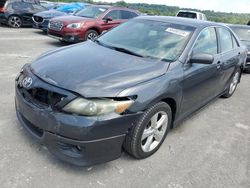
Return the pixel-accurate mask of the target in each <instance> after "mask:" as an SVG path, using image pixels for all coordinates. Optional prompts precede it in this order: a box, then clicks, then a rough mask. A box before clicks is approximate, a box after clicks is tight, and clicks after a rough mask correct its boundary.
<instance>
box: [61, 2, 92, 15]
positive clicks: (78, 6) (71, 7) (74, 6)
mask: <svg viewBox="0 0 250 188" xmlns="http://www.w3.org/2000/svg"><path fill="white" fill-rule="evenodd" d="M88 5H89V4H86V3H67V4H65V5H62V6H60V7H58V8H56V10H58V11H60V12H65V13H67V14H73V13H75V12H76V11H79V10H82V9H84V8H86V6H88Z"/></svg>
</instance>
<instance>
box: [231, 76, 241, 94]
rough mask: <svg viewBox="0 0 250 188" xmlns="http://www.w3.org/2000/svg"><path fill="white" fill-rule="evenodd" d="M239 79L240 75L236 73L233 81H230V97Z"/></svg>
mask: <svg viewBox="0 0 250 188" xmlns="http://www.w3.org/2000/svg"><path fill="white" fill-rule="evenodd" d="M239 78H240V73H239V72H236V73H235V74H234V77H233V80H232V82H231V84H230V88H229V94H230V95H231V94H232V93H233V92H234V91H235V90H236V87H237V85H238V82H239Z"/></svg>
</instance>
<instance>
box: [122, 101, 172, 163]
mask: <svg viewBox="0 0 250 188" xmlns="http://www.w3.org/2000/svg"><path fill="white" fill-rule="evenodd" d="M171 123H172V111H171V108H170V106H169V105H168V104H167V103H165V102H159V103H157V104H156V105H154V106H152V107H151V108H150V109H148V110H147V111H146V112H145V113H144V115H143V116H142V118H141V119H140V121H139V123H138V124H137V125H135V126H134V127H133V128H132V130H131V131H129V133H128V134H127V136H126V138H125V142H124V145H123V147H124V149H125V150H126V151H127V152H128V153H129V154H131V155H132V156H133V157H135V158H137V159H143V158H146V157H149V156H151V155H153V154H154V153H155V152H156V151H157V150H158V149H159V148H160V146H161V144H162V143H163V141H164V139H165V137H166V135H167V133H168V131H169V129H170V126H171Z"/></svg>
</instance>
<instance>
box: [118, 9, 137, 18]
mask: <svg viewBox="0 0 250 188" xmlns="http://www.w3.org/2000/svg"><path fill="white" fill-rule="evenodd" d="M121 14H122V19H131V18H134V17H136V16H138V15H137V14H136V13H134V12H130V11H126V10H122V11H121Z"/></svg>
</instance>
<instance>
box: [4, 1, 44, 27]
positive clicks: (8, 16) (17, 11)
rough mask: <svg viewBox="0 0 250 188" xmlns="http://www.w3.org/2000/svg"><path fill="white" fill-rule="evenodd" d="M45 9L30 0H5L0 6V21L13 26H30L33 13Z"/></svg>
mask: <svg viewBox="0 0 250 188" xmlns="http://www.w3.org/2000/svg"><path fill="white" fill-rule="evenodd" d="M45 10H46V8H45V7H43V6H41V5H40V4H39V3H35V2H33V3H32V1H27V2H26V1H6V2H5V3H4V7H2V8H0V23H2V24H7V25H9V26H10V27H14V28H19V27H22V26H31V25H32V24H33V20H32V16H33V14H35V13H38V12H41V11H45Z"/></svg>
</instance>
